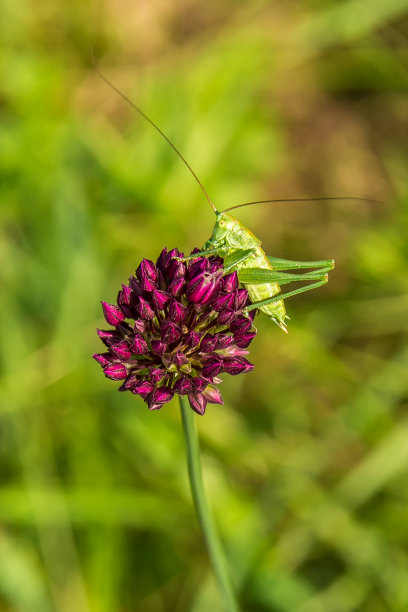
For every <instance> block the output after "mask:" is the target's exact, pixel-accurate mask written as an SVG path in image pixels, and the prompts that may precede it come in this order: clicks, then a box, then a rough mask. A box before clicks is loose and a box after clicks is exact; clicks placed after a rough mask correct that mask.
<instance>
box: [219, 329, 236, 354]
mask: <svg viewBox="0 0 408 612" xmlns="http://www.w3.org/2000/svg"><path fill="white" fill-rule="evenodd" d="M216 338H217V345H216V347H215V348H216V350H217V351H222V350H224V349H226V348H228V347H229V346H231V344H232V343H233V342H234V338H233V336H230V335H228V334H220V333H218V334H217V335H216Z"/></svg>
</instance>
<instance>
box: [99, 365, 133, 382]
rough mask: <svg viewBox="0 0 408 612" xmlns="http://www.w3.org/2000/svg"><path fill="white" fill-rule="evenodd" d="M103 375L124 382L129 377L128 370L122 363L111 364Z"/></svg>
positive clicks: (104, 369)
mask: <svg viewBox="0 0 408 612" xmlns="http://www.w3.org/2000/svg"><path fill="white" fill-rule="evenodd" d="M103 373H104V374H105V376H106V378H111V379H112V380H124V379H125V378H126V376H127V370H126V368H125V366H124V365H123V364H121V363H111V364H109V365H107V366H105V367H104V368H103Z"/></svg>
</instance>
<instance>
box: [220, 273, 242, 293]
mask: <svg viewBox="0 0 408 612" xmlns="http://www.w3.org/2000/svg"><path fill="white" fill-rule="evenodd" d="M221 286H222V290H223V291H225V292H226V293H229V292H230V291H235V290H236V289H238V286H239V282H238V274H237V272H233V273H232V274H227V275H226V276H223V278H222V281H221Z"/></svg>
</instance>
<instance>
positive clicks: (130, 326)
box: [94, 249, 256, 414]
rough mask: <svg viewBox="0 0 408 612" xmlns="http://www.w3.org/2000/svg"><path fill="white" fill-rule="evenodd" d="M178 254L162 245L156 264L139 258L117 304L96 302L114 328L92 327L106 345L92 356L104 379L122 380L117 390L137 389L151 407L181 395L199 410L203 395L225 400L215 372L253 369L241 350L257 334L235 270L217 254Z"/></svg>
mask: <svg viewBox="0 0 408 612" xmlns="http://www.w3.org/2000/svg"><path fill="white" fill-rule="evenodd" d="M197 251H198V249H197ZM182 258H183V254H182V253H179V251H178V250H177V249H173V250H172V251H170V252H167V249H163V251H162V252H161V254H160V255H159V258H158V259H157V262H156V264H154V263H153V262H152V261H149V260H148V259H143V260H142V262H141V264H140V265H139V267H138V269H137V270H136V275H135V276H131V277H130V279H129V285H122V289H121V290H120V291H119V293H118V298H117V305H114V304H108V303H107V302H102V307H103V311H104V315H105V319H106V321H107V323H108V324H109V325H111V326H112V327H113V329H110V330H98V335H99V337H100V338H101V340H102V341H103V342H104V344H105V345H106V347H107V352H105V353H99V354H95V355H94V359H96V361H97V362H98V363H99V364H100V365H101V366H102V368H103V371H104V373H105V376H106V377H107V378H111V379H112V380H118V381H122V385H121V387H120V388H119V390H120V391H131V392H132V393H134V394H135V395H139V396H141V397H142V398H143V399H144V400H145V402H146V403H147V405H148V407H149V409H150V410H156V409H158V408H161V407H162V406H163V405H164V404H166V403H167V402H169V401H170V400H171V399H172V397H173V396H174V395H175V394H179V395H187V396H188V399H189V402H190V406H191V408H192V409H193V410H194V411H195V412H197V413H198V414H204V412H205V408H206V405H207V403H208V402H209V403H213V404H222V403H223V401H222V397H221V394H220V392H219V390H218V388H217V385H218V384H219V383H220V382H221V380H220V378H219V375H220V374H222V373H224V372H225V373H227V374H232V375H236V374H241V373H245V372H249V371H251V370H252V369H253V365H252V364H251V363H250V362H249V361H248V360H247V359H246V358H245V355H247V353H248V351H246V350H245V349H246V348H247V347H248V346H249V344H250V343H251V342H252V340H253V338H254V336H255V334H256V330H255V328H254V327H253V326H252V319H253V314H254V313H252V315H249V316H248V315H247V316H244V314H243V313H244V310H245V308H246V307H247V306H248V304H249V300H248V292H247V291H246V290H245V289H241V288H240V287H239V282H238V275H237V273H236V272H232V273H230V274H224V268H223V265H222V260H221V259H220V258H219V257H214V256H212V257H209V258H206V257H196V256H195V253H194V251H193V253H192V254H191V256H190V258H189V261H183V260H182Z"/></svg>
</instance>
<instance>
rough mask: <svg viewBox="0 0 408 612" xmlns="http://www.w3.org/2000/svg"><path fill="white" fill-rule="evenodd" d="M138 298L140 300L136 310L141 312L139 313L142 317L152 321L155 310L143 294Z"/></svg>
mask: <svg viewBox="0 0 408 612" xmlns="http://www.w3.org/2000/svg"><path fill="white" fill-rule="evenodd" d="M138 300H139V303H138V305H137V306H136V310H137V312H138V313H139V315H140V316H141V317H142V319H145V320H146V321H150V320H151V319H153V317H154V310H153V308H152V307H151V306H150V304H149V302H148V301H147V300H145V299H144V298H143V297H142V296H140V297H139V298H138Z"/></svg>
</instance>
